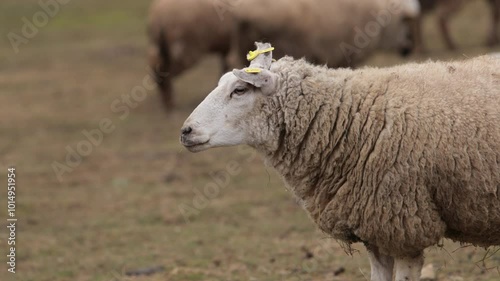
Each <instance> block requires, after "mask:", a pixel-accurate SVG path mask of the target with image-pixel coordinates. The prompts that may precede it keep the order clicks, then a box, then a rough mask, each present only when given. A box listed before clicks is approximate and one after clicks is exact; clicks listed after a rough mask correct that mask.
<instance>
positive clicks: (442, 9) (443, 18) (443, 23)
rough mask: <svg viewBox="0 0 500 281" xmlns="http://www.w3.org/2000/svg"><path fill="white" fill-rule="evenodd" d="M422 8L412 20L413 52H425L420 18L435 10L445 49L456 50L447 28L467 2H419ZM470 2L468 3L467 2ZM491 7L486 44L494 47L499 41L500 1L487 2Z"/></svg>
mask: <svg viewBox="0 0 500 281" xmlns="http://www.w3.org/2000/svg"><path fill="white" fill-rule="evenodd" d="M419 1H420V6H421V8H422V13H421V16H419V17H417V18H415V19H414V21H413V23H412V25H413V41H414V43H415V52H417V53H421V52H424V51H425V47H424V43H423V40H422V17H423V16H424V14H426V13H429V12H431V11H433V10H436V13H437V18H438V27H439V29H440V31H441V35H442V37H443V39H444V42H445V44H446V47H447V48H448V49H449V50H454V49H456V44H455V43H454V42H453V39H452V38H451V36H450V31H449V27H448V21H449V19H450V18H451V17H452V16H453V15H454V14H456V13H457V12H458V11H460V9H461V8H462V7H463V5H464V4H465V2H468V1H467V0H437V1H436V0H419ZM469 2H470V1H469ZM488 2H489V3H490V7H491V13H492V15H491V16H492V21H491V26H490V30H489V34H488V39H487V42H486V44H487V45H488V46H494V45H496V44H498V43H499V42H500V41H499V37H498V36H499V26H500V0H488Z"/></svg>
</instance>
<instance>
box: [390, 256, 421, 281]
mask: <svg viewBox="0 0 500 281" xmlns="http://www.w3.org/2000/svg"><path fill="white" fill-rule="evenodd" d="M423 264H424V256H423V254H422V253H420V254H419V255H418V256H417V257H414V258H408V257H406V258H397V259H396V260H395V263H394V267H395V271H396V279H395V281H419V280H420V272H421V271H422V265H423Z"/></svg>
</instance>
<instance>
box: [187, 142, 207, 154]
mask: <svg viewBox="0 0 500 281" xmlns="http://www.w3.org/2000/svg"><path fill="white" fill-rule="evenodd" d="M209 141H210V140H207V141H204V142H191V141H185V142H183V143H182V145H184V147H185V148H187V149H188V150H189V151H191V152H198V151H202V150H204V149H205V148H204V147H206V145H207V144H208V142H209Z"/></svg>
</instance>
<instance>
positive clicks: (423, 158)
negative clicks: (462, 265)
mask: <svg viewBox="0 0 500 281" xmlns="http://www.w3.org/2000/svg"><path fill="white" fill-rule="evenodd" d="M271 70H272V71H273V72H275V73H277V74H278V75H279V76H280V77H281V82H280V83H281V85H280V86H279V87H278V92H277V93H276V94H273V95H271V96H269V97H265V98H262V99H260V100H258V101H257V104H256V106H255V108H254V112H252V113H251V114H252V115H253V116H258V118H257V119H252V120H253V121H252V123H251V124H247V125H248V126H250V128H253V129H252V130H251V131H252V132H254V133H253V136H252V138H253V139H254V140H255V141H254V143H253V144H252V145H253V146H254V147H255V148H257V150H259V151H260V152H262V153H263V154H264V155H265V158H266V160H267V163H268V165H271V166H273V167H274V168H275V169H276V170H277V171H278V172H279V173H280V174H281V175H282V176H283V178H284V180H285V182H286V184H287V186H288V188H289V189H290V191H291V192H292V193H293V194H295V195H296V196H297V197H298V199H299V200H300V201H301V202H303V206H304V208H305V209H306V210H307V212H308V213H309V215H310V217H311V218H312V219H313V220H314V222H315V223H316V224H317V225H318V226H319V227H320V228H321V229H322V230H323V231H325V232H326V233H328V234H330V235H332V236H333V237H334V238H337V239H340V240H342V241H346V242H348V243H353V242H358V241H362V242H364V243H365V244H367V245H374V246H377V247H378V248H379V249H380V251H381V252H382V253H384V254H387V255H391V256H394V257H398V256H415V255H418V253H419V252H421V251H422V250H423V249H424V248H426V247H428V246H431V245H433V244H436V243H437V242H438V241H439V240H440V239H441V238H442V237H448V238H451V239H454V240H457V241H461V242H467V243H473V244H476V245H481V246H490V245H499V244H500V141H499V140H500V59H496V58H492V57H487V56H485V57H480V58H476V59H471V60H466V61H461V62H427V63H423V64H408V65H404V66H397V67H392V68H386V69H378V68H364V69H360V70H356V71H354V70H350V69H337V70H332V69H327V68H326V67H320V66H313V65H311V64H309V63H307V62H306V61H304V60H293V59H291V58H289V57H286V58H283V59H281V60H279V61H278V62H276V63H274V64H273V66H272V68H271Z"/></svg>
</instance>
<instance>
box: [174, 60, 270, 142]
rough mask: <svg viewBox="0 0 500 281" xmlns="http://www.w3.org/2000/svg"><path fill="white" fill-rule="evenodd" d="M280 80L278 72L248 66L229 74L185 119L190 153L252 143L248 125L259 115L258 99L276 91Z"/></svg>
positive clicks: (183, 133) (183, 139)
mask: <svg viewBox="0 0 500 281" xmlns="http://www.w3.org/2000/svg"><path fill="white" fill-rule="evenodd" d="M277 83H278V78H277V75H276V74H274V73H272V72H270V71H269V70H264V69H260V71H259V73H249V72H247V70H246V69H244V70H234V71H233V72H229V73H226V74H225V75H224V76H222V78H221V79H220V80H219V84H218V86H217V87H216V88H215V89H214V90H213V91H212V92H211V93H210V94H209V95H208V96H207V97H206V98H205V100H204V101H203V102H202V103H201V104H200V105H198V107H197V108H196V109H195V110H194V111H193V113H191V115H190V116H189V117H188V119H187V120H186V121H185V122H184V126H183V127H182V129H181V137H180V141H181V144H182V145H184V146H185V147H186V148H187V149H188V150H189V151H191V152H199V151H203V150H206V149H209V148H213V147H221V146H233V145H239V144H251V143H252V142H253V140H252V134H251V133H249V132H248V131H249V128H248V127H249V124H251V123H252V120H253V119H254V118H256V117H254V114H252V112H253V110H254V106H255V104H256V101H257V100H258V99H263V98H265V96H267V95H269V94H271V93H272V92H274V91H275V89H276V85H277Z"/></svg>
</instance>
